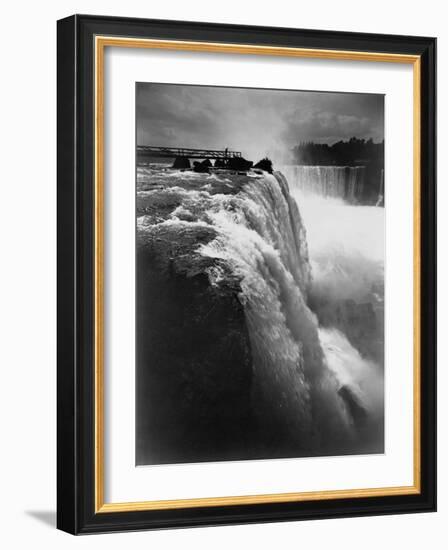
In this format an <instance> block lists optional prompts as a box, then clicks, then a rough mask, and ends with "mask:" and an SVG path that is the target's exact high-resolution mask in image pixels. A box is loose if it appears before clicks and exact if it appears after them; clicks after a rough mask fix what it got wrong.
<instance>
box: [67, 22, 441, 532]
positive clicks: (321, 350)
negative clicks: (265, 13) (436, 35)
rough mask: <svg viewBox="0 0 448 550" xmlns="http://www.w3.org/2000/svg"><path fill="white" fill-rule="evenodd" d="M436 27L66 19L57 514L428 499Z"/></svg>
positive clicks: (233, 514) (90, 526) (91, 528)
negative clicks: (411, 30)
mask: <svg viewBox="0 0 448 550" xmlns="http://www.w3.org/2000/svg"><path fill="white" fill-rule="evenodd" d="M435 50H436V42H435V39H433V38H423V37H408V36H392V35H387V36H386V35H368V34H356V33H344V32H334V31H316V30H298V29H284V28H265V27H247V26H236V25H221V24H212V23H191V22H179V21H158V20H139V19H126V18H112V17H97V16H87V15H76V16H72V17H69V18H67V19H63V20H61V21H59V22H58V527H59V528H60V529H62V530H65V531H67V532H70V533H73V534H81V533H96V532H107V531H123V530H136V529H154V528H166V527H185V526H200V525H224V524H234V523H248V522H266V521H286V520H299V519H314V518H331V517H347V516H359V515H373V514H392V513H405V512H424V511H434V510H435V506H436V504H435V502H436V481H435V480H436V464H435V461H436V453H435V437H436V425H435V421H436V415H435V410H436V403H435V402H436V392H435V338H436V336H435V335H436V307H435V297H436V283H435V275H436V257H435V250H436V249H435V238H436V236H435V151H436V148H435Z"/></svg>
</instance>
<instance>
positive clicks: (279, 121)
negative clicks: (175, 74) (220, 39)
mask: <svg viewBox="0 0 448 550" xmlns="http://www.w3.org/2000/svg"><path fill="white" fill-rule="evenodd" d="M136 110H137V113H136V114H137V144H138V145H155V146H167V147H168V146H169V147H204V148H207V149H224V148H226V147H228V148H229V149H234V150H238V151H242V153H243V156H245V157H247V158H249V159H251V160H254V161H256V160H258V157H262V156H264V155H266V154H267V155H270V156H272V157H276V156H277V155H279V154H281V152H282V151H284V150H285V149H290V148H291V147H292V146H294V145H295V144H296V143H298V142H300V141H316V142H321V143H330V144H331V143H334V142H335V141H339V140H340V139H349V138H350V137H352V136H355V137H357V138H365V139H368V138H372V139H373V140H374V141H381V140H382V139H383V137H384V97H383V96H382V95H376V94H345V93H331V92H327V93H324V92H299V91H283V90H258V89H247V88H223V87H212V86H186V85H176V84H150V83H138V84H137V106H136Z"/></svg>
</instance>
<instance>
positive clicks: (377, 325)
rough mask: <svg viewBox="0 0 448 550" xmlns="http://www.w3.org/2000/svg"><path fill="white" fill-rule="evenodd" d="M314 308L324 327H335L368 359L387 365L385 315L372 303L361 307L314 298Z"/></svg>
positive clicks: (347, 302) (348, 301) (350, 303)
mask: <svg viewBox="0 0 448 550" xmlns="http://www.w3.org/2000/svg"><path fill="white" fill-rule="evenodd" d="M310 306H311V308H312V309H313V311H314V312H315V313H316V314H317V317H318V318H319V323H320V324H321V325H322V326H324V327H335V328H337V329H339V330H340V331H341V332H343V333H344V334H345V335H346V336H347V338H348V339H349V341H350V342H351V343H352V345H353V346H355V347H356V348H357V349H358V350H359V351H360V352H361V353H362V355H364V356H365V357H368V358H371V359H374V360H375V361H376V362H377V363H378V364H379V365H382V364H383V363H384V346H383V342H384V322H383V315H384V313H383V311H382V310H381V311H380V312H378V314H377V313H376V312H375V308H374V307H373V305H372V304H371V303H370V302H362V303H358V302H355V301H354V300H352V299H342V300H337V301H334V300H328V301H325V300H322V299H320V300H319V299H316V297H315V296H313V295H311V299H310Z"/></svg>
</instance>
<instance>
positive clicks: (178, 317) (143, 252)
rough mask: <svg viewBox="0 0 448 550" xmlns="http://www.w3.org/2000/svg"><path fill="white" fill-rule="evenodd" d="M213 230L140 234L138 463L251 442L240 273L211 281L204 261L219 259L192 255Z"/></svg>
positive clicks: (221, 452)
mask: <svg viewBox="0 0 448 550" xmlns="http://www.w3.org/2000/svg"><path fill="white" fill-rule="evenodd" d="M214 237H215V234H214V232H213V230H211V229H210V228H207V227H193V228H189V227H186V228H185V230H184V231H179V229H178V228H177V229H176V230H175V229H173V228H170V227H169V226H163V225H162V226H160V229H159V230H158V231H155V232H153V233H151V234H148V235H143V236H140V237H139V242H138V249H137V288H138V299H137V312H136V314H137V319H136V321H137V323H136V326H137V346H136V349H137V380H138V382H139V384H138V387H137V408H138V411H137V431H136V433H137V457H138V458H137V460H138V463H139V464H154V463H159V464H160V463H175V462H197V461H215V460H228V459H236V458H241V457H244V456H245V455H246V454H247V452H248V449H250V448H251V447H252V446H251V441H250V439H251V437H252V435H251V434H252V433H253V432H254V419H253V416H252V412H251V409H250V402H251V400H250V396H251V390H252V358H251V351H250V343H249V336H248V333H247V328H246V323H245V318H244V311H243V306H242V305H241V304H240V302H239V300H238V296H237V295H238V292H239V282H238V281H237V280H235V279H232V278H231V277H230V276H229V278H228V281H227V284H226V285H225V286H221V287H220V288H219V289H218V288H214V287H212V286H211V285H210V282H209V280H208V277H207V275H206V274H205V269H206V268H207V267H210V265H212V264H213V263H216V262H217V260H213V259H210V258H203V257H198V256H197V255H195V249H196V247H197V246H198V245H200V244H201V243H203V244H205V243H207V242H209V241H210V240H211V239H213V238H214ZM221 267H224V266H221ZM145 434H151V437H150V438H147V437H145Z"/></svg>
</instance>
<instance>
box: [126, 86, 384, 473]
mask: <svg viewBox="0 0 448 550" xmlns="http://www.w3.org/2000/svg"><path fill="white" fill-rule="evenodd" d="M136 133H137V135H136V143H137V148H136V149H137V150H136V243H137V244H136V246H137V250H136V464H137V465H153V464H174V463H192V462H193V463H194V462H205V461H222V460H244V459H252V460H254V459H273V458H293V457H294V458H298V457H317V456H338V455H348V454H372V453H377V454H378V453H383V452H384V374H385V373H384V239H385V233H384V209H385V207H387V203H386V200H385V197H386V195H385V174H384V96H383V95H380V94H355V93H331V92H325V91H300V90H297V91H296V90H275V89H255V88H231V87H212V86H193V85H176V84H154V83H144V82H141V83H137V84H136Z"/></svg>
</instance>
